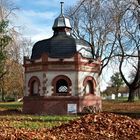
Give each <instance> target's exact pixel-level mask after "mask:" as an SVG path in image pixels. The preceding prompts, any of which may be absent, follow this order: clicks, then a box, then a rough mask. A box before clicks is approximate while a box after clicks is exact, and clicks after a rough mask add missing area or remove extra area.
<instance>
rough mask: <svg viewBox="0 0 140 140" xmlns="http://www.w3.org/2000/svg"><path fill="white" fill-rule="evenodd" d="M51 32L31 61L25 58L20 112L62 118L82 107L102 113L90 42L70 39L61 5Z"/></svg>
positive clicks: (36, 47)
mask: <svg viewBox="0 0 140 140" xmlns="http://www.w3.org/2000/svg"><path fill="white" fill-rule="evenodd" d="M52 29H53V31H54V33H53V36H52V37H51V38H49V39H45V40H41V41H38V42H37V43H35V44H34V46H33V49H32V55H31V58H29V57H24V68H25V82H24V85H25V90H24V99H23V112H24V113H32V114H49V115H62V114H71V113H80V112H82V110H83V108H84V107H85V106H95V107H96V108H100V109H101V98H100V95H99V93H100V92H99V84H98V83H99V77H98V73H99V70H100V65H101V62H100V60H97V59H94V56H93V51H92V46H91V44H90V43H89V42H87V41H85V40H81V39H76V38H74V37H73V35H72V33H71V31H72V27H71V24H70V20H69V18H68V17H66V16H65V15H64V14H63V10H62V2H61V13H60V15H59V16H58V17H57V18H56V19H55V21H54V24H53V27H52Z"/></svg>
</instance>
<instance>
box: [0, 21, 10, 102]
mask: <svg viewBox="0 0 140 140" xmlns="http://www.w3.org/2000/svg"><path fill="white" fill-rule="evenodd" d="M7 27H8V21H4V20H1V21H0V87H1V93H2V100H4V87H3V85H4V82H3V79H4V76H5V74H6V73H7V70H6V68H5V64H6V59H7V50H6V47H7V45H8V44H9V43H10V41H11V38H10V36H9V35H8V33H7Z"/></svg>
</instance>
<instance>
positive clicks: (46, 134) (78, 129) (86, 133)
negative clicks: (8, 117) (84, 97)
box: [0, 113, 140, 140]
mask: <svg viewBox="0 0 140 140" xmlns="http://www.w3.org/2000/svg"><path fill="white" fill-rule="evenodd" d="M4 139H11V140H15V139H20V140H33V139H36V140H75V139H77V140H81V139H83V140H140V123H139V122H138V121H137V120H135V119H132V118H130V117H127V116H122V115H116V114H113V113H99V114H96V115H94V114H88V115H85V116H82V117H80V118H79V119H76V120H73V121H70V122H69V123H66V124H62V125H60V126H57V127H54V128H52V129H47V128H41V129H35V130H32V129H27V128H26V129H25V128H22V129H19V128H14V127H8V125H3V126H1V127H0V140H4Z"/></svg>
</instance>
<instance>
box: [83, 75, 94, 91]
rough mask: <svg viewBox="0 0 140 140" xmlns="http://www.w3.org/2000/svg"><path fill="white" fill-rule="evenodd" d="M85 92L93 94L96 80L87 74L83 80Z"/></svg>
mask: <svg viewBox="0 0 140 140" xmlns="http://www.w3.org/2000/svg"><path fill="white" fill-rule="evenodd" d="M83 86H84V92H85V94H95V87H96V82H95V80H94V78H93V77H91V76H88V77H86V78H85V80H84V82H83Z"/></svg>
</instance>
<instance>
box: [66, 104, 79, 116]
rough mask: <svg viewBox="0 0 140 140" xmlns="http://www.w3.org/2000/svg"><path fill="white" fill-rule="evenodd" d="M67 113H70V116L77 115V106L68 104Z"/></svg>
mask: <svg viewBox="0 0 140 140" xmlns="http://www.w3.org/2000/svg"><path fill="white" fill-rule="evenodd" d="M67 111H68V113H69V114H75V113H77V104H68V105H67Z"/></svg>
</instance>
